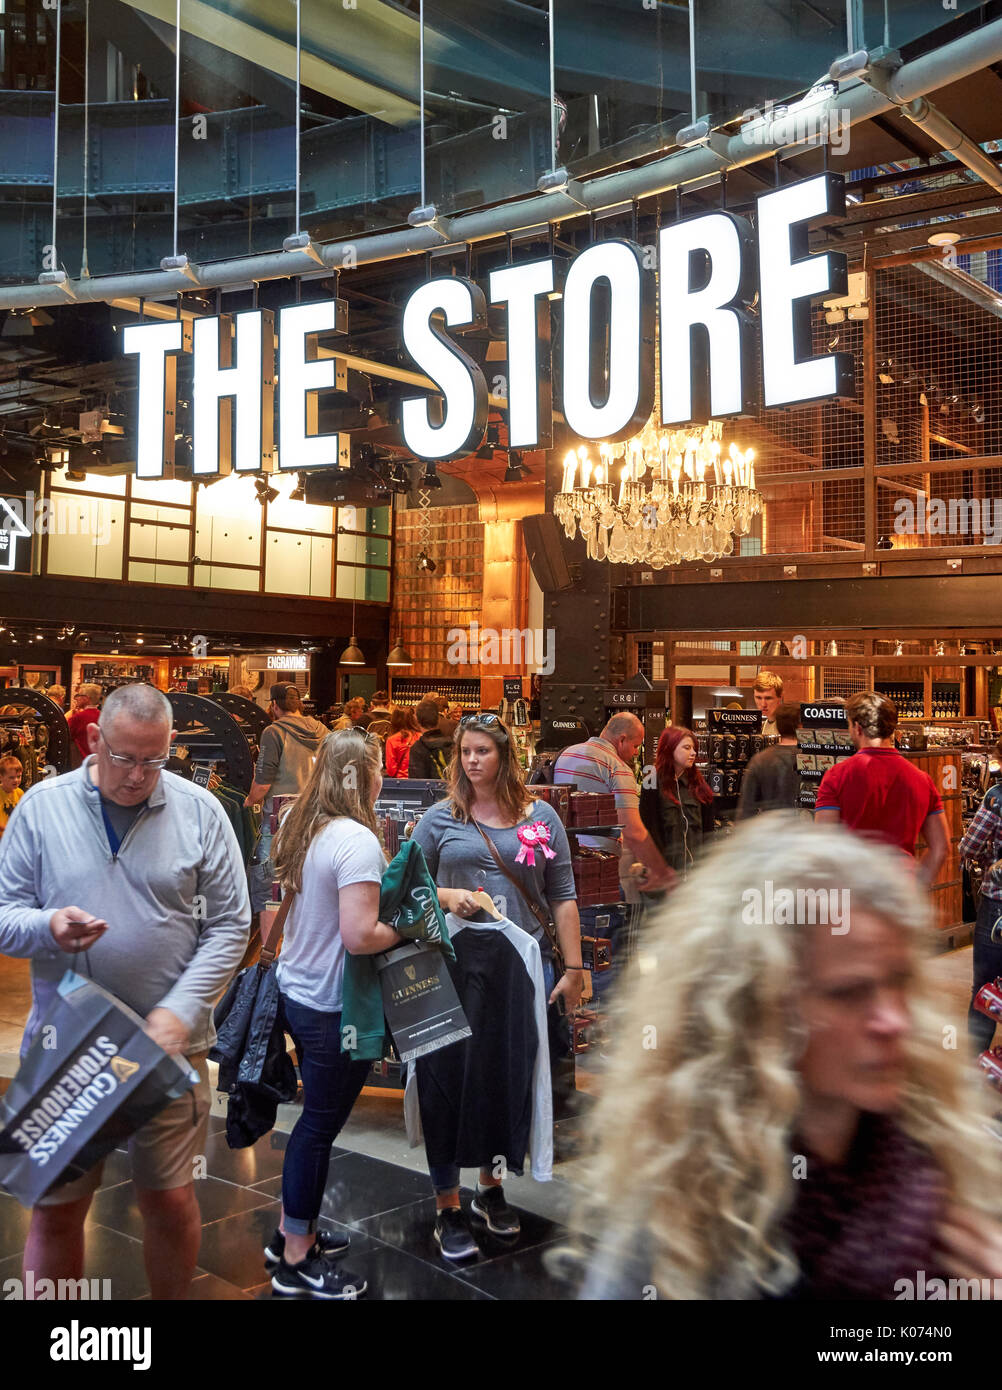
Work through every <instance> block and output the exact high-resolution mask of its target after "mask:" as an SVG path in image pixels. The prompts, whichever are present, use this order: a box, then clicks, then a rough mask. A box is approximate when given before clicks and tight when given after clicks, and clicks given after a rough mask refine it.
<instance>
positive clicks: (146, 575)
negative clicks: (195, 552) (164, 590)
mask: <svg viewBox="0 0 1002 1390" xmlns="http://www.w3.org/2000/svg"><path fill="white" fill-rule="evenodd" d="M129 578H130V579H131V580H132V581H133V582H134V583H136V584H170V585H171V586H172V587H173V588H175V589H184V588H187V587H188V566H187V565H169V564H158V565H149V564H146V563H145V562H144V561H142V560H132V561H130V562H129Z"/></svg>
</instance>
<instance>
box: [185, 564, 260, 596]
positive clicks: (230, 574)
mask: <svg viewBox="0 0 1002 1390" xmlns="http://www.w3.org/2000/svg"><path fill="white" fill-rule="evenodd" d="M259 573H260V572H259V571H258V570H236V569H227V568H226V566H225V565H196V566H195V588H196V589H246V590H249V591H250V592H251V593H255V594H256V593H257V591H258V587H259V586H258V577H259Z"/></svg>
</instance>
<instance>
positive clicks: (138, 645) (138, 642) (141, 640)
mask: <svg viewBox="0 0 1002 1390" xmlns="http://www.w3.org/2000/svg"><path fill="white" fill-rule="evenodd" d="M142 645H143V639H142V638H141V637H137V638H136V646H137V647H141V646H142Z"/></svg>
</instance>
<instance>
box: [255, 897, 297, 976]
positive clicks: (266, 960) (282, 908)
mask: <svg viewBox="0 0 1002 1390" xmlns="http://www.w3.org/2000/svg"><path fill="white" fill-rule="evenodd" d="M295 897H296V895H295V893H286V894H285V896H284V897H283V898H282V901H281V902H280V903H279V905H278V911H277V912H276V913H275V918H274V921H273V922H272V924H271V929H270V931H269V932H268V935H267V936H262V937H261V955H260V957H259V958H258V965H259V967H260V968H261V969H262V970H269V969H270V968H271V965H272V962H273V961H274V959H275V953H276V951H277V950H278V943H279V942H280V941H281V940H282V932H283V930H284V929H285V919H286V917H288V915H289V909H290V908H291V907H292V904H293V902H294V901H295Z"/></svg>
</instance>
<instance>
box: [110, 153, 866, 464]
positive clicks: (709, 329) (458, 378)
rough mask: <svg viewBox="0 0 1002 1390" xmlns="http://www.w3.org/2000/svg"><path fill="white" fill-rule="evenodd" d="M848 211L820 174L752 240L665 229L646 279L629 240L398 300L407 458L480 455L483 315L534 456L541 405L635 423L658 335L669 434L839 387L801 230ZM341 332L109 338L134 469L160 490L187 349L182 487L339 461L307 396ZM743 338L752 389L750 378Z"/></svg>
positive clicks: (140, 330)
mask: <svg viewBox="0 0 1002 1390" xmlns="http://www.w3.org/2000/svg"><path fill="white" fill-rule="evenodd" d="M844 216H845V187H844V182H843V180H842V179H841V178H840V177H839V176H838V175H836V174H832V173H823V174H818V175H816V176H815V177H813V178H809V179H804V180H802V181H801V182H799V183H793V184H789V185H788V186H786V187H783V188H776V189H774V190H771V191H770V192H768V193H763V194H762V195H761V196H760V197H759V198H758V200H757V213H756V219H755V223H756V225H755V228H754V230H753V228H752V225H751V223H750V222H749V221H748V220H747V219H745V218H742V217H738V216H736V215H735V214H733V213H730V212H709V213H704V214H701V215H699V216H696V217H690V218H685V219H683V220H681V221H678V222H673V223H670V224H669V225H668V226H665V227H663V228H662V229H661V230H660V232H659V234H658V244H657V271H656V274H655V270H654V268H653V267H652V266H650V265H649V264H648V259H649V258H648V257H647V256H645V254H644V252H643V250H642V249H641V248H640V247H639V246H637V245H635V244H634V243H633V242H630V241H625V240H609V241H601V242H596V243H595V244H594V245H591V246H588V247H586V248H585V250H583V251H581V252H579V253H578V255H576V256H575V257H573V259H571V260H567V259H565V258H562V257H557V256H550V257H546V258H544V259H541V260H535V261H528V262H519V263H516V264H513V265H506V266H502V267H500V268H499V269H496V270H493V271H491V273H490V275H489V277H488V280H487V286H486V292H485V290H484V288H482V287H481V286H480V285H478V284H476V283H475V282H474V281H472V280H470V279H465V278H463V277H460V276H443V277H439V278H436V279H433V280H428V281H426V282H425V283H424V284H422V285H420V286H419V287H418V288H417V289H416V290H414V291H413V293H412V294H411V295H410V297H409V299H408V300H407V302H406V304H405V305H404V309H403V320H402V336H403V344H404V347H405V348H406V350H407V352H408V354H409V355H410V357H411V359H412V361H413V363H414V366H415V367H416V369H417V370H418V371H420V372H423V373H424V374H425V375H426V376H428V377H429V378H430V379H431V380H432V381H433V382H434V383H435V385H436V387H437V388H438V389H437V391H436V392H433V393H431V394H426V395H420V396H414V395H412V396H405V397H404V398H403V400H402V402H401V427H402V432H403V441H404V444H405V445H406V446H407V448H408V449H409V450H410V451H411V453H413V454H415V455H416V456H417V457H418V458H423V459H429V460H431V459H436V460H437V459H441V460H445V459H454V458H463V457H465V456H466V455H467V454H470V453H473V452H474V451H475V450H476V449H477V448H479V446H480V444H481V443H482V442H483V438H484V433H485V429H486V425H487V406H488V395H489V392H488V386H487V380H486V377H485V374H484V371H483V368H482V367H481V366H480V365H479V364H478V362H477V361H476V360H474V358H473V357H472V356H471V355H470V353H468V352H467V351H466V350H465V349H464V347H463V346H462V342H461V339H462V336H463V334H464V333H469V332H471V331H475V330H479V333H480V336H481V337H482V335H483V332H484V331H485V329H486V323H487V310H488V306H489V305H491V306H499V307H503V308H504V310H505V317H506V330H505V336H506V354H505V355H506V357H507V364H508V365H507V378H508V427H509V442H510V444H511V447H513V448H547V447H549V446H550V444H551V442H552V422H553V411H554V410H555V409H558V410H559V411H560V412H561V413H562V415H563V418H564V420H565V421H566V422H567V425H568V427H569V428H570V430H571V431H572V432H573V433H574V434H576V435H577V436H579V437H580V438H582V439H594V440H603V439H604V440H615V439H625V438H628V437H629V436H630V435H631V434H634V433H636V432H637V431H638V430H639V429H641V428H642V427H643V425H644V424H645V423H646V421H647V420H648V419H649V418H650V414H651V410H652V408H653V402H654V372H655V341H654V339H655V332H657V333H658V335H659V342H658V348H659V354H658V356H659V359H660V371H661V382H660V385H661V393H660V398H661V423H662V424H663V425H664V426H665V427H666V428H671V427H677V426H683V425H687V424H691V423H696V422H700V421H705V420H706V419H708V418H711V417H712V418H725V417H728V416H737V415H743V414H748V413H750V412H751V411H753V410H754V409H755V405H756V402H757V401H758V400H761V402H762V404H763V405H764V406H765V408H766V409H775V408H778V407H783V406H796V405H803V404H806V403H807V402H809V401H817V400H823V399H826V398H831V397H835V396H847V395H852V394H854V389H855V386H854V380H853V364H852V358H851V356H850V355H849V354H847V353H840V352H831V353H826V354H821V355H813V354H812V351H811V317H810V311H811V300H812V299H815V298H817V297H818V296H821V295H829V296H832V297H834V296H838V295H842V294H845V292H846V289H847V265H846V258H845V256H843V255H841V254H839V253H837V252H832V251H828V252H825V253H823V254H820V255H811V254H809V251H808V231H809V229H810V227H811V226H816V225H818V224H820V223H822V222H825V221H830V220H832V219H836V218H840V217H844ZM656 296H657V297H658V298H659V303H658V305H657V309H658V312H657V313H656V312H655V298H656ZM756 296H757V304H756ZM557 299H559V300H560V301H561V313H560V332H559V334H554V333H551V318H552V317H553V313H552V310H553V302H554V301H555V300H557ZM753 309H755V310H757V312H753ZM656 323H657V328H656V327H655V324H656ZM347 326H348V316H347V306H346V304H345V303H344V301H343V300H335V299H330V300H323V301H316V302H311V303H308V304H296V305H293V306H292V307H290V308H287V309H282V310H280V311H279V312H278V314H277V315H276V314H273V313H271V312H270V311H267V310H258V309H255V310H250V311H247V312H246V313H237V314H234V315H232V316H230V315H221V316H215V317H204V318H199V319H195V320H194V321H193V322H192V323H191V324H190V325H188V324H184V323H182V322H180V321H177V322H168V323H162V322H156V323H140V324H134V325H130V326H129V327H128V328H126V329H125V331H124V334H123V339H124V350H125V352H127V353H134V354H136V356H137V357H138V360H139V410H138V416H139V420H138V446H137V458H136V472H137V474H138V475H139V476H140V477H146V478H155V477H163V476H164V474H165V471H166V468H167V465H168V464H169V463H170V462H172V460H173V447H174V410H175V403H176V374H177V358H178V354H180V353H182V352H190V353H192V354H193V357H194V361H193V373H192V375H193V388H192V395H193V399H192V452H193V460H192V471H193V473H194V474H195V475H204V474H218V473H220V472H223V473H227V472H230V471H231V470H233V471H236V472H238V473H243V472H248V473H249V472H260V471H262V470H264V471H269V470H271V469H272V468H273V466H274V458H275V445H276V444H277V446H278V465H279V467H280V468H281V469H283V470H293V469H297V470H298V469H307V468H337V467H344V466H345V465H346V464H347V462H348V458H349V444H348V440H349V436H347V435H345V434H341V435H338V434H320V433H318V432H317V419H318V414H317V403H318V397H319V395H320V393H322V392H324V391H327V390H333V389H335V388H336V387H337V385H338V384H339V382H340V384H342V386H343V380H344V376H343V373H344V368H343V364H341V363H339V361H338V359H337V356H336V351H335V352H330V351H328V352H327V353H326V354H324V353H319V352H318V341H319V339H320V338H322V337H324V336H326V335H331V334H339V333H340V334H343V333H346V332H347ZM276 334H277V345H276ZM756 334H757V335H758V336H759V339H760V345H761V354H760V356H761V364H762V367H761V381H756V380H754V379H753V378H754V375H755V373H754V370H753V362H754V353H753V351H752V349H753V346H754V341H755V335H756ZM457 339H458V340H459V341H457ZM276 370H277V375H278V382H277V385H276ZM339 374H340V375H339ZM555 381H559V383H560V390H559V393H558V392H557V391H556V390H555V389H554V383H555ZM276 409H277V421H278V428H277V430H276V428H275V421H276Z"/></svg>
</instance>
